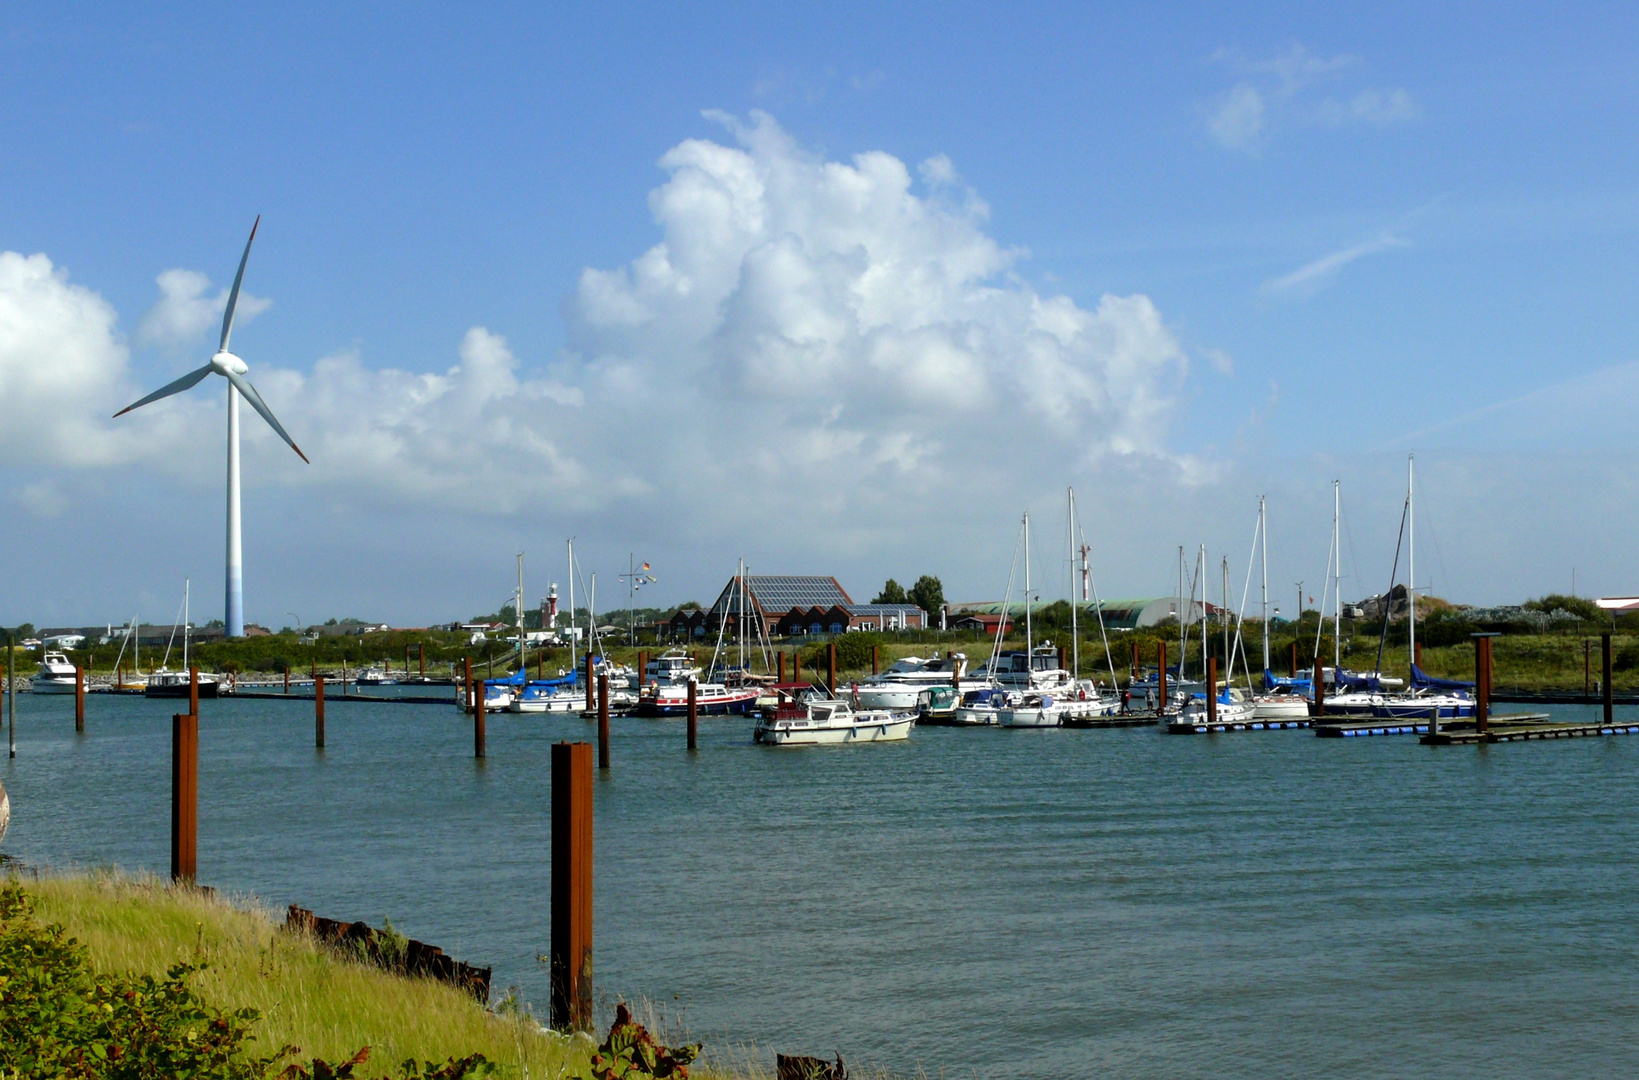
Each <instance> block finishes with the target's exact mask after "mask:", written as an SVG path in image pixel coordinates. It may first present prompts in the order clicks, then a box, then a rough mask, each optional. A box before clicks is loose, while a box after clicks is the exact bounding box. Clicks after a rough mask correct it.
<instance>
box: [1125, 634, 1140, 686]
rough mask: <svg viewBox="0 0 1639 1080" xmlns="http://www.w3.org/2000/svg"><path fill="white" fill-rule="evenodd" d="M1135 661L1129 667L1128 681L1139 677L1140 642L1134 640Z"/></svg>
mask: <svg viewBox="0 0 1639 1080" xmlns="http://www.w3.org/2000/svg"><path fill="white" fill-rule="evenodd" d="M1132 647H1133V662H1132V663H1131V664H1130V665H1128V667H1127V681H1128V682H1132V681H1133V680H1134V679H1135V678H1137V677H1138V642H1136V641H1134V642H1132Z"/></svg>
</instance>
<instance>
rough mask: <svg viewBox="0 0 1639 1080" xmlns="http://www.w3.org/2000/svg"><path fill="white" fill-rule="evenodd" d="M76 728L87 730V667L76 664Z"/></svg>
mask: <svg viewBox="0 0 1639 1080" xmlns="http://www.w3.org/2000/svg"><path fill="white" fill-rule="evenodd" d="M74 730H75V731H82V732H83V731H84V730H85V669H84V668H82V667H81V666H80V665H78V664H75V665H74Z"/></svg>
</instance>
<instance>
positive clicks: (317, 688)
mask: <svg viewBox="0 0 1639 1080" xmlns="http://www.w3.org/2000/svg"><path fill="white" fill-rule="evenodd" d="M313 745H314V746H315V747H317V748H318V749H320V750H323V749H324V676H323V675H315V676H313Z"/></svg>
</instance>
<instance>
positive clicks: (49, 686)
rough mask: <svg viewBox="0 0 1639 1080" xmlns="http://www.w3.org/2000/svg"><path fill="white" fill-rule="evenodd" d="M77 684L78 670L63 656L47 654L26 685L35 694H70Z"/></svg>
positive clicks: (54, 653)
mask: <svg viewBox="0 0 1639 1080" xmlns="http://www.w3.org/2000/svg"><path fill="white" fill-rule="evenodd" d="M79 682H80V680H79V669H78V668H76V667H75V666H74V665H73V664H71V663H69V661H68V657H67V656H66V655H65V654H63V653H60V652H48V653H46V654H45V656H44V657H43V658H42V659H41V660H40V666H39V668H38V669H37V670H36V671H35V673H34V678H32V679H30V680H29V683H28V685H29V690H30V692H32V693H35V694H72V693H73V692H74V690H75V688H76V687H78V686H79Z"/></svg>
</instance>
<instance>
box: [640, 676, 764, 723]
mask: <svg viewBox="0 0 1639 1080" xmlns="http://www.w3.org/2000/svg"><path fill="white" fill-rule="evenodd" d="M761 696H762V691H761V690H760V689H759V688H758V687H755V686H726V685H724V684H723V683H696V684H695V688H694V708H695V712H696V713H697V714H698V715H700V716H727V715H730V714H740V715H744V714H745V713H748V712H750V711H751V710H752V709H753V708H755V707H756V704H757V699H758V698H759V697H761ZM610 697H611V699H612V698H613V697H614V695H613V694H612V693H611V695H610ZM688 712H689V686H688V683H687V682H684V683H682V684H676V683H671V684H665V683H650V684H649V685H648V686H645V687H644V688H643V691H642V693H640V694H639V695H638V698H637V713H638V715H639V716H687V715H688Z"/></svg>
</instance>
